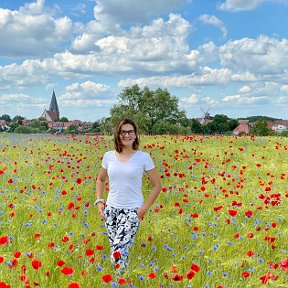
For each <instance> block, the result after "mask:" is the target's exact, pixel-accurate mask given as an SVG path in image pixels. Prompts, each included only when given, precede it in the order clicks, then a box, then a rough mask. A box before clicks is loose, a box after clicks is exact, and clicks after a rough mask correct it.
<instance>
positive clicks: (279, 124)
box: [268, 120, 288, 133]
mask: <svg viewBox="0 0 288 288" xmlns="http://www.w3.org/2000/svg"><path fill="white" fill-rule="evenodd" d="M268 128H269V129H271V130H272V131H274V132H275V133H281V132H283V131H285V130H286V129H288V120H277V121H268Z"/></svg>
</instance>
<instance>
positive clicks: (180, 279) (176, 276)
mask: <svg viewBox="0 0 288 288" xmlns="http://www.w3.org/2000/svg"><path fill="white" fill-rule="evenodd" d="M172 280H174V281H182V280H183V276H182V275H179V274H177V273H176V274H175V275H174V276H173V277H172Z"/></svg>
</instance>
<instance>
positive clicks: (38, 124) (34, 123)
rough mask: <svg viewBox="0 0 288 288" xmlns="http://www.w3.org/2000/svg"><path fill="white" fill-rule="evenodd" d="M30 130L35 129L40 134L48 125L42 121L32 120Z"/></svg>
mask: <svg viewBox="0 0 288 288" xmlns="http://www.w3.org/2000/svg"><path fill="white" fill-rule="evenodd" d="M30 126H31V127H32V128H37V129H39V131H41V132H45V131H47V129H48V124H47V123H46V122H44V121H39V120H37V119H33V120H32V121H31V123H30Z"/></svg>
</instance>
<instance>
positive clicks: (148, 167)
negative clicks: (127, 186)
mask: <svg viewBox="0 0 288 288" xmlns="http://www.w3.org/2000/svg"><path fill="white" fill-rule="evenodd" d="M144 159H145V160H144V170H145V171H149V170H151V169H153V168H155V165H154V162H153V160H152V158H151V156H150V155H149V154H148V153H146V152H145V153H144Z"/></svg>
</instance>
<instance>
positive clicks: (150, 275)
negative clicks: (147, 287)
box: [148, 272, 156, 279]
mask: <svg viewBox="0 0 288 288" xmlns="http://www.w3.org/2000/svg"><path fill="white" fill-rule="evenodd" d="M148 278H150V279H154V278H156V274H155V273H154V272H150V273H149V275H148Z"/></svg>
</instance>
